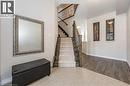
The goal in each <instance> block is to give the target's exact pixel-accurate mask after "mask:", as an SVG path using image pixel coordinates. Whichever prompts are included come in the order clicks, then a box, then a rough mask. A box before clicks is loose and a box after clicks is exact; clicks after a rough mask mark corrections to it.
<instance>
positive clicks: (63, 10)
mask: <svg viewBox="0 0 130 86" xmlns="http://www.w3.org/2000/svg"><path fill="white" fill-rule="evenodd" d="M72 5H73V4H70V5H69V6H67V7H65V8H63V9H62V10H61V11H59V12H58V13H61V12H62V11H64V10H66V9H68V8H69V7H71V6H72Z"/></svg>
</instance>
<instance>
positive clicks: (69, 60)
mask: <svg viewBox="0 0 130 86" xmlns="http://www.w3.org/2000/svg"><path fill="white" fill-rule="evenodd" d="M58 64H59V65H58V66H59V67H76V62H75V56H74V50H73V44H72V39H71V38H69V37H66V38H61V43H60V55H59V62H58Z"/></svg>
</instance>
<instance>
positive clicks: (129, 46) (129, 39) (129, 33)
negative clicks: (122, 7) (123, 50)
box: [127, 7, 130, 65]
mask: <svg viewBox="0 0 130 86" xmlns="http://www.w3.org/2000/svg"><path fill="white" fill-rule="evenodd" d="M127 19H128V23H127V25H128V31H127V55H128V58H127V61H128V63H129V65H130V7H129V10H128V18H127Z"/></svg>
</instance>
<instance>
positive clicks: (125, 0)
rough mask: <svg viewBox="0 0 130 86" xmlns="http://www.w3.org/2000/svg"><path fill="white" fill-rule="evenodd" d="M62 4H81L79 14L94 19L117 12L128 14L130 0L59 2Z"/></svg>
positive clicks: (58, 0) (65, 0) (66, 0)
mask: <svg viewBox="0 0 130 86" xmlns="http://www.w3.org/2000/svg"><path fill="white" fill-rule="evenodd" d="M57 2H58V3H59V4H61V3H71V4H73V3H74V4H79V7H78V10H77V13H78V14H79V15H80V16H82V17H87V18H92V17H96V16H99V15H101V14H105V13H109V12H112V11H116V12H117V14H121V13H124V12H126V10H127V8H128V6H129V2H130V0H57Z"/></svg>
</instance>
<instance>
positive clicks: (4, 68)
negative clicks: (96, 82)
mask: <svg viewBox="0 0 130 86" xmlns="http://www.w3.org/2000/svg"><path fill="white" fill-rule="evenodd" d="M15 5H16V6H15V12H16V14H17V15H22V16H26V17H30V18H33V19H38V20H41V21H44V53H37V54H28V55H21V56H13V19H12V18H2V21H1V33H0V34H1V36H0V37H1V50H2V51H1V56H2V57H1V62H0V63H1V64H0V65H1V72H0V73H1V79H2V80H1V81H2V84H4V83H7V82H9V81H10V80H11V77H12V76H11V72H12V71H11V70H12V65H16V64H20V63H24V62H29V61H32V60H36V59H40V58H47V59H48V60H50V61H51V62H52V60H53V56H54V52H55V44H56V37H57V32H58V31H57V29H58V28H57V23H56V21H57V19H56V18H57V17H56V6H55V0H15Z"/></svg>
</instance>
